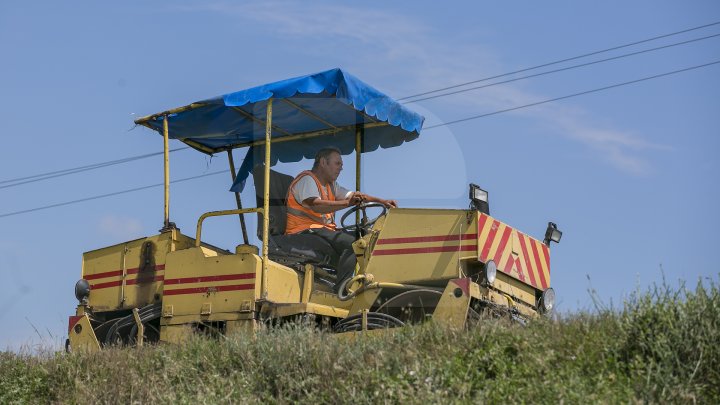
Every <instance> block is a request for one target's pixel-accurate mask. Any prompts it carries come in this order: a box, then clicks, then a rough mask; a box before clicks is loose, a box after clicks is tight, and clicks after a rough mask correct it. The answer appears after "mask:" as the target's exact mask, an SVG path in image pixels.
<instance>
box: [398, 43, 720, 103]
mask: <svg viewBox="0 0 720 405" xmlns="http://www.w3.org/2000/svg"><path fill="white" fill-rule="evenodd" d="M719 36H720V34H714V35H708V36H705V37H701V38H695V39H690V40H687V41H682V42H676V43H674V44H669V45H663V46H658V47H656V48H650V49H644V50H642V51H637V52H631V53H626V54H624V55H618V56H613V57H612V58H606V59H600V60H596V61H593V62H587V63H581V64H579V65H573V66H568V67H564V68H560V69H554V70H548V71H546V72H540V73H535V74H532V75H527V76H522V77H516V78H514V79H508V80H503V81H501V82H495V83H490V84H485V85H482V86H475V87H470V88H467V89H461V90H455V91H451V92H448V93H442V94H436V95H433V96H427V97H422V98H417V99H415V100H410V101H405V102H404V104H410V103H417V102H418V101H425V100H431V99H434V98H439V97H445V96H450V95H453V94H458V93H464V92H467V91H471V90H478V89H484V88H486V87H492V86H497V85H499V84H506V83H511V82H516V81H518V80H524V79H529V78H532V77H538V76H544V75H548V74H551V73H557V72H563V71H566V70H571V69H577V68H581V67H585V66H590V65H595V64H598V63H602V62H608V61H611V60H615V59H621V58H627V57H629V56H635V55H640V54H643V53H648V52H653V51H657V50H660V49H666V48H671V47H674V46H679V45H686V44H689V43H692V42H698V41H703V40H706V39H710V38H715V37H719Z"/></svg>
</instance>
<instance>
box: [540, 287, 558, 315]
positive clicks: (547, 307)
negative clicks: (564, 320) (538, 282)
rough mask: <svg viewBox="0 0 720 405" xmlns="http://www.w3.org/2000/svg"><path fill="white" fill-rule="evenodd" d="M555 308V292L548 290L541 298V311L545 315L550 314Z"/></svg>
mask: <svg viewBox="0 0 720 405" xmlns="http://www.w3.org/2000/svg"><path fill="white" fill-rule="evenodd" d="M554 306H555V290H553V289H552V288H548V289H547V290H545V291H543V293H542V297H541V298H540V310H541V311H542V312H544V313H546V314H547V313H550V312H552V310H553V307H554Z"/></svg>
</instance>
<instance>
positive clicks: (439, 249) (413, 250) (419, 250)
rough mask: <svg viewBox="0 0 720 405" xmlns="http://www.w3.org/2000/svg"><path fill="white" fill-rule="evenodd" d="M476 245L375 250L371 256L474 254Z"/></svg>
mask: <svg viewBox="0 0 720 405" xmlns="http://www.w3.org/2000/svg"><path fill="white" fill-rule="evenodd" d="M476 249H477V245H457V246H432V247H421V248H406V249H375V250H374V251H373V253H372V254H373V256H384V255H409V254H416V253H439V252H458V251H461V252H475V251H476Z"/></svg>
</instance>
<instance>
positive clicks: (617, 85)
mask: <svg viewBox="0 0 720 405" xmlns="http://www.w3.org/2000/svg"><path fill="white" fill-rule="evenodd" d="M718 63H720V60H718V61H715V62H710V63H705V64H703V65H697V66H691V67H689V68H685V69H679V70H674V71H672V72H667V73H661V74H657V75H653V76H648V77H643V78H642V79H636V80H631V81H629V82H623V83H616V84H613V85H610V86H605V87H600V88H597V89H592V90H587V91H583V92H580V93H575V94H570V95H567V96H562V97H556V98H551V99H548V100H543V101H538V102H536V103H530V104H525V105H521V106H517V107H512V108H506V109H504V110H498V111H493V112H490V113H485V114H480V115H474V116H472V117H467V118H461V119H458V120H454V121H448V122H445V123H442V124H437V125H431V126H429V127H426V128H424V129H425V130H428V129H433V128H438V127H443V126H446V125H452V124H457V123H459V122H465V121H470V120H475V119H478V118H483V117H488V116H491V115H496V114H500V113H504V112H509V111H515V110H519V109H521V108H528V107H534V106H536V105H540V104H546V103H550V102H553V101H558V100H565V99H567V98H572V97H577V96H582V95H585V94H590V93H596V92H598V91H603V90H609V89H614V88H616V87H621V86H627V85H629V84H634V83H639V82H644V81H646V80H651V79H657V78H660V77H664V76H670V75H674V74H677V73H682V72H687V71H689V70H694V69H700V68H703V67H707V66H711V65H716V64H718Z"/></svg>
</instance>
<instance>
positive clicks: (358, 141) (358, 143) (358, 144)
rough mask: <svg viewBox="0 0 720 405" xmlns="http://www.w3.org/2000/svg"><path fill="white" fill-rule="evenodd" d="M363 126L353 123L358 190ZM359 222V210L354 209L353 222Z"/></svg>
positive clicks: (357, 187) (357, 186)
mask: <svg viewBox="0 0 720 405" xmlns="http://www.w3.org/2000/svg"><path fill="white" fill-rule="evenodd" d="M363 135H365V126H364V125H363V124H359V123H358V124H355V191H360V169H361V160H362V143H363ZM359 223H360V210H357V211H355V224H359Z"/></svg>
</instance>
